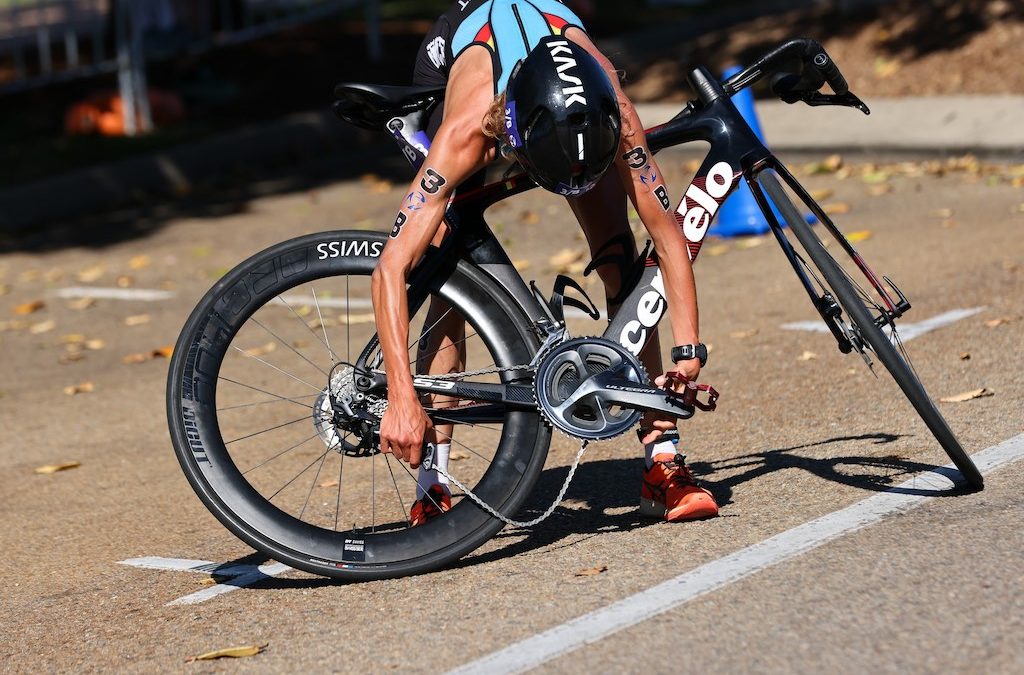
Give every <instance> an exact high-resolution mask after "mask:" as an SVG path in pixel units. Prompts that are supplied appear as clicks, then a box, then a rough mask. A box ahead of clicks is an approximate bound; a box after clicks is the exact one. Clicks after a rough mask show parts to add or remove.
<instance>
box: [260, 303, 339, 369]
mask: <svg viewBox="0 0 1024 675" xmlns="http://www.w3.org/2000/svg"><path fill="white" fill-rule="evenodd" d="M250 320H251V321H252V322H253V323H254V324H256V325H257V326H259V327H260V328H262V329H263V330H265V331H267V332H268V333H270V335H271V337H273V338H274V339H275V340H277V341H278V342H280V343H281V344H283V345H284V346H285V347H287V348H288V349H290V350H292V351H293V352H294V353H295V355H296V356H298V357H299V358H300V359H302V360H303V361H305V362H306V363H308V364H309V365H311V366H313V367H314V368H316V369H317V370H319V371H320V372H321V373H323V374H324V375H327V371H326V370H324V369H323V368H321V367H320V366H318V365H316V364H315V363H313V362H312V361H310V360H309V359H308V358H307V357H306V356H305V355H303V354H302V353H301V352H300V351H299V350H298V349H296V348H295V347H293V346H291V344H289V343H288V342H285V340H284V339H283V338H282V337H281V336H280V335H278V334H277V333H275V332H274V331H272V330H270V329H269V328H267V327H266V326H264V325H263V323H262V322H261V321H260V320H259V319H257V318H255V317H252V318H251V319H250Z"/></svg>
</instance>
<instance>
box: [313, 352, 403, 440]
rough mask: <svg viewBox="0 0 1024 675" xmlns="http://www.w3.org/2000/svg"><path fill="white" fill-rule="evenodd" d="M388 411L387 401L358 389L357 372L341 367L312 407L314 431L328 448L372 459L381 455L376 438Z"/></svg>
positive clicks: (350, 368)
mask: <svg viewBox="0 0 1024 675" xmlns="http://www.w3.org/2000/svg"><path fill="white" fill-rule="evenodd" d="M386 409H387V401H386V400H384V399H382V398H380V397H379V396H375V395H373V394H364V393H362V392H360V391H359V390H358V389H357V387H356V382H355V369H354V368H352V367H351V366H343V365H340V364H339V365H338V366H336V367H335V369H334V371H333V374H332V376H331V379H330V382H329V384H328V386H327V387H326V388H325V389H324V390H323V391H322V392H320V395H319V396H317V399H316V402H315V403H314V404H313V428H314V429H315V430H316V432H317V435H318V436H319V437H320V440H321V441H323V443H324V445H325V446H326V447H327V448H329V449H332V450H335V451H337V452H339V453H343V454H345V455H348V456H350V457H369V456H372V455H376V454H378V453H379V452H380V448H379V442H378V441H377V436H378V434H379V429H380V420H381V418H382V417H383V416H384V411H385V410H386Z"/></svg>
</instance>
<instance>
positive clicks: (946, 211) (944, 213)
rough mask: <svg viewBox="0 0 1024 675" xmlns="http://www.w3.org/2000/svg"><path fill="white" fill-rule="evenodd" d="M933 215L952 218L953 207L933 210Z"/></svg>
mask: <svg viewBox="0 0 1024 675" xmlns="http://www.w3.org/2000/svg"><path fill="white" fill-rule="evenodd" d="M931 215H933V216H935V217H936V218H952V217H953V209H936V210H935V211H932V212H931Z"/></svg>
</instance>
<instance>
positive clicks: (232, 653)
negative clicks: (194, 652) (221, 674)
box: [185, 645, 267, 663]
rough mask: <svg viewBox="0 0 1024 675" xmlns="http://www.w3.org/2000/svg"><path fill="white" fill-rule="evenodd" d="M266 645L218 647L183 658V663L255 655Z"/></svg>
mask: <svg viewBox="0 0 1024 675" xmlns="http://www.w3.org/2000/svg"><path fill="white" fill-rule="evenodd" d="M266 648H267V645H246V646H244V647H228V648H227V649H218V650H216V651H212V652H206V653H205V654H200V655H199V656H193V657H191V658H189V659H186V660H185V663H192V662H193V661H213V660H214V659H223V658H229V659H238V658H243V657H246V656H256V655H257V654H259V653H260V652H262V651H263V650H264V649H266Z"/></svg>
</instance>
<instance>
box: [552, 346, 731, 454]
mask: <svg viewBox="0 0 1024 675" xmlns="http://www.w3.org/2000/svg"><path fill="white" fill-rule="evenodd" d="M669 375H670V377H672V378H673V379H675V380H676V381H678V382H681V383H683V384H684V385H685V388H684V390H683V392H682V393H676V392H674V391H670V390H668V389H661V388H658V387H653V386H651V385H650V384H648V378H647V373H646V372H645V371H644V367H643V366H642V365H641V364H640V361H639V360H637V358H636V357H635V356H634V355H633V354H632V353H631V352H629V351H628V350H627V349H626V348H625V347H623V346H622V345H620V344H619V343H617V342H614V341H612V340H607V339H604V338H577V339H574V340H569V341H568V342H564V343H562V344H560V345H558V346H556V347H554V348H553V349H551V350H550V351H549V352H548V353H547V354H546V355H545V356H544V358H543V359H542V360H541V362H540V364H539V365H538V366H537V375H536V377H535V379H534V393H535V395H536V399H537V406H538V408H539V409H540V412H541V414H542V415H543V416H544V418H545V419H546V420H547V421H548V422H549V423H550V424H551V425H552V426H553V427H555V428H556V429H558V430H559V431H562V432H563V433H566V434H568V435H570V436H573V437H575V438H579V439H582V440H588V441H598V440H608V439H611V438H615V437H616V436H618V435H620V434H623V433H625V432H626V431H628V430H629V429H630V428H632V427H633V426H634V425H635V424H636V423H637V422H639V421H640V417H641V416H642V415H643V412H644V411H652V412H659V413H663V414H666V415H670V416H672V417H675V418H677V419H689V418H690V417H693V414H694V411H695V410H696V409H701V410H714V409H715V408H716V406H717V401H718V392H717V391H715V390H714V389H713V388H712V387H710V386H708V385H698V384H696V383H693V382H689V381H688V380H686V379H685V378H683V377H682V376H681V375H679V374H678V373H670V374H669ZM701 391H703V392H706V393H707V394H708V400H707V402H706V403H705V402H701V401H698V400H697V395H698V393H699V392H701Z"/></svg>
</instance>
